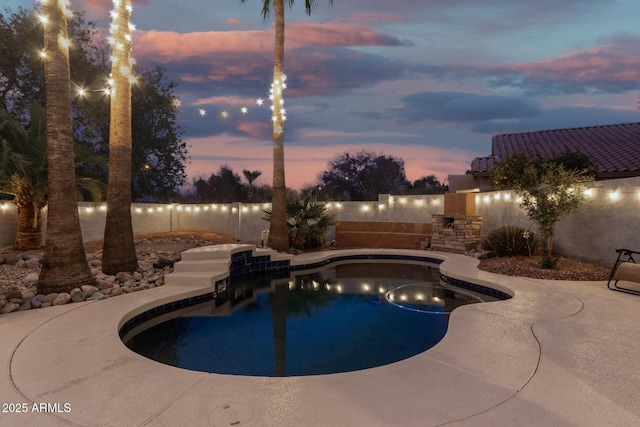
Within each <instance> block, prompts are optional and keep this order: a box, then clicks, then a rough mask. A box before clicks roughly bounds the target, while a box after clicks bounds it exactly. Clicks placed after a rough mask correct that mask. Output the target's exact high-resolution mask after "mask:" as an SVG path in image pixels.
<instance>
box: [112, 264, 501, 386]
mask: <svg viewBox="0 0 640 427" xmlns="http://www.w3.org/2000/svg"><path fill="white" fill-rule="evenodd" d="M496 299H497V298H495V297H492V296H487V295H484V294H481V293H479V292H473V291H469V290H466V289H461V288H458V287H456V286H453V285H450V284H443V283H441V282H440V279H439V273H438V268H437V267H432V266H428V265H426V264H424V263H422V264H405V263H385V262H376V263H371V262H368V263H361V262H349V263H346V264H342V265H336V266H329V267H327V268H323V269H320V270H318V271H314V272H313V273H309V272H304V271H303V272H295V273H293V274H291V275H289V274H286V275H283V274H282V273H277V274H274V275H264V274H261V275H259V276H255V275H254V276H246V277H241V278H234V279H233V280H231V283H229V284H228V286H226V287H225V288H223V289H221V290H220V291H219V292H216V293H215V295H211V298H210V299H209V300H208V301H204V302H201V303H199V304H196V305H193V306H191V307H189V308H187V309H183V310H181V311H180V312H177V313H174V314H173V315H171V316H170V317H171V318H169V319H167V320H164V321H162V322H160V323H158V322H157V321H156V322H155V323H157V324H155V325H151V324H150V323H147V324H144V325H142V327H140V328H138V330H137V331H136V332H135V333H134V334H127V335H126V336H125V337H124V339H123V340H124V341H125V343H126V345H127V346H128V347H129V348H130V349H132V350H133V351H135V352H137V353H139V354H142V355H144V356H146V357H149V358H151V359H153V360H156V361H158V362H161V363H165V364H168V365H172V366H177V367H180V368H185V369H190V370H197V371H205V372H213V373H220V374H233V375H250V376H301V375H319V374H329V373H337V372H346V371H354V370H360V369H366V368H372V367H375V366H381V365H385V364H389V363H393V362H396V361H399V360H403V359H406V358H408V357H411V356H414V355H416V354H418V353H421V352H423V351H425V350H427V349H429V348H431V347H432V346H434V345H435V344H437V343H438V342H439V341H440V340H441V339H442V337H443V336H444V335H445V333H446V330H447V325H448V314H449V313H450V312H451V311H452V310H453V309H454V308H455V307H458V306H460V305H464V304H469V303H475V302H482V301H494V300H496ZM150 325H151V326H150Z"/></svg>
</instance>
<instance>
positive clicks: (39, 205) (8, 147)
mask: <svg viewBox="0 0 640 427" xmlns="http://www.w3.org/2000/svg"><path fill="white" fill-rule="evenodd" d="M30 116H31V123H30V124H29V126H28V128H27V129H25V128H24V126H23V125H22V123H20V121H19V120H18V118H17V117H15V116H14V115H13V114H10V113H8V112H7V111H5V110H0V190H2V191H5V192H7V193H9V194H12V195H13V202H14V203H15V205H16V206H17V208H18V232H17V234H16V240H15V242H14V245H13V247H14V249H16V250H19V251H26V250H31V249H40V248H41V247H42V221H41V216H42V215H41V213H42V212H41V211H42V209H43V208H44V207H45V206H46V205H47V134H46V121H45V111H44V108H42V106H41V105H40V104H38V103H36V102H34V103H33V104H32V105H31V110H30ZM73 149H74V158H75V166H76V187H77V189H78V194H79V197H83V196H84V195H88V196H89V197H90V198H91V200H94V201H99V200H102V197H103V195H104V183H103V182H102V181H101V180H100V179H99V177H98V176H89V175H87V171H95V170H104V169H106V165H105V158H104V157H102V156H99V155H97V154H96V153H94V152H92V151H91V150H88V149H87V148H86V147H83V146H81V145H78V144H75V145H74V146H73ZM94 175H95V174H94Z"/></svg>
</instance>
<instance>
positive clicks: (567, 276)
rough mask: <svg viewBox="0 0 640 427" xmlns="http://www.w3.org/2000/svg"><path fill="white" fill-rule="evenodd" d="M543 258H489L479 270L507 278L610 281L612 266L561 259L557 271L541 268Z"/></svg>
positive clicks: (482, 263) (481, 262) (482, 261)
mask: <svg viewBox="0 0 640 427" xmlns="http://www.w3.org/2000/svg"><path fill="white" fill-rule="evenodd" d="M540 259H541V256H532V257H527V256H518V257H505V258H488V259H483V260H481V261H480V265H479V266H478V268H479V269H480V270H484V271H489V272H491V273H498V274H504V275H505V276H521V277H530V278H533V279H551V280H578V281H582V280H585V281H589V280H608V279H609V274H610V273H611V266H603V265H598V264H590V263H587V262H581V261H577V260H574V259H570V258H561V259H560V261H559V262H558V266H557V268H556V269H543V268H540Z"/></svg>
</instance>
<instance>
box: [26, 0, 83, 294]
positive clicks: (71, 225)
mask: <svg viewBox="0 0 640 427" xmlns="http://www.w3.org/2000/svg"><path fill="white" fill-rule="evenodd" d="M43 13H44V14H45V15H46V16H48V17H49V22H48V23H47V24H46V25H45V26H44V48H45V52H46V53H47V59H46V60H45V67H44V79H45V96H46V117H47V162H48V186H49V188H48V201H49V210H48V214H47V235H46V239H45V248H44V257H43V260H42V268H41V269H40V277H39V279H38V285H37V290H38V293H41V294H48V293H51V292H68V291H70V290H71V289H73V288H75V287H79V286H82V285H90V284H93V283H94V278H93V275H92V274H91V270H90V269H89V265H88V264H87V259H86V256H85V253H84V247H83V243H82V232H81V229H80V218H79V215H78V202H77V200H76V188H75V185H76V183H75V181H76V180H75V169H74V164H73V134H72V119H71V99H70V90H71V77H70V71H69V48H68V45H67V44H65V43H64V41H66V40H68V34H67V15H66V14H65V10H64V5H63V2H62V0H50V1H47V2H44V4H43Z"/></svg>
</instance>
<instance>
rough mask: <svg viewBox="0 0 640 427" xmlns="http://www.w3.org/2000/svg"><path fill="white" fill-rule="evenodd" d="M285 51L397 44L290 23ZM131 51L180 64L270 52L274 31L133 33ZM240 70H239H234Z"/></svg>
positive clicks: (338, 28) (338, 27) (331, 26)
mask: <svg viewBox="0 0 640 427" xmlns="http://www.w3.org/2000/svg"><path fill="white" fill-rule="evenodd" d="M287 31H288V32H289V34H294V35H295V37H290V38H288V39H287V43H286V48H287V49H295V48H297V47H301V46H388V45H397V44H400V41H399V40H398V39H397V38H395V37H393V36H388V35H385V34H382V33H379V32H377V31H375V30H373V29H372V28H370V27H368V26H365V25H359V24H355V25H354V24H346V23H339V22H329V23H314V22H305V23H293V24H290V25H289V26H287ZM134 37H135V40H134V52H135V54H136V55H138V56H149V57H153V58H154V59H155V60H158V61H175V62H177V61H182V60H185V59H187V58H193V57H212V58H215V56H214V55H215V54H216V53H221V52H242V53H252V52H260V53H264V52H271V51H272V50H273V44H274V39H273V31H272V30H269V31H266V30H260V31H256V30H253V31H206V32H192V33H177V32H172V31H156V30H150V31H136V32H135V33H134ZM236 71H242V70H240V69H239V70H236Z"/></svg>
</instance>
